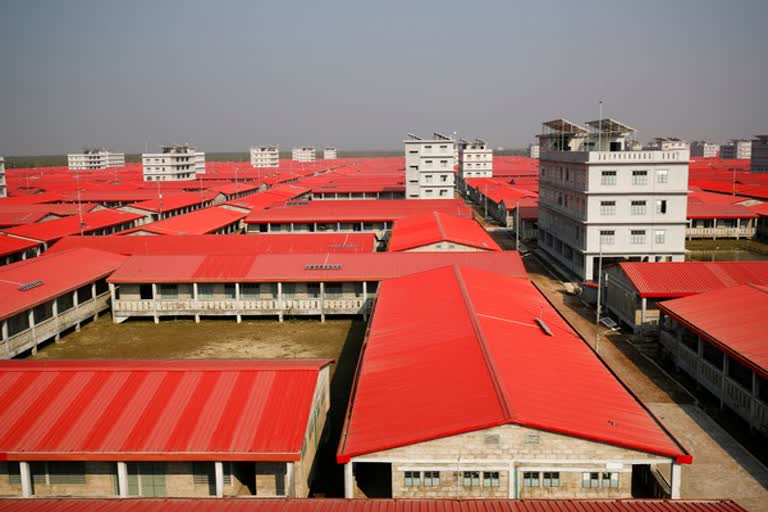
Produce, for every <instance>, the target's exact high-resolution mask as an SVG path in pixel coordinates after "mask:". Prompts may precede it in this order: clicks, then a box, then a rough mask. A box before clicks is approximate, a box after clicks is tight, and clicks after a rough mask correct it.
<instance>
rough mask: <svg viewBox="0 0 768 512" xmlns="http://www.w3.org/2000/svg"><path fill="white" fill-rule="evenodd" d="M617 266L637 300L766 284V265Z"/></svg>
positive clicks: (716, 262) (731, 262) (668, 264)
mask: <svg viewBox="0 0 768 512" xmlns="http://www.w3.org/2000/svg"><path fill="white" fill-rule="evenodd" d="M619 266H620V267H621V269H622V270H623V271H624V273H625V274H626V275H627V277H628V278H629V280H630V281H632V284H633V285H634V287H635V289H636V290H637V292H638V293H639V294H640V296H641V297H646V298H654V297H657V298H664V297H684V296H686V295H695V294H697V293H701V292H705V291H709V290H717V289H720V288H728V287H731V286H737V285H740V284H747V283H754V284H768V261H715V262H704V261H685V262H653V263H650V262H646V263H643V262H629V263H620V264H619Z"/></svg>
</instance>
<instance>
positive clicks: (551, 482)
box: [542, 471, 560, 487]
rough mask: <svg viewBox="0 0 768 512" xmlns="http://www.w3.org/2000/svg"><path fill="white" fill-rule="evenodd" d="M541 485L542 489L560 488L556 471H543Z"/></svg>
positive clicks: (558, 474)
mask: <svg viewBox="0 0 768 512" xmlns="http://www.w3.org/2000/svg"><path fill="white" fill-rule="evenodd" d="M542 485H543V486H544V487H560V473H559V472H558V471H545V472H544V479H543V480H542Z"/></svg>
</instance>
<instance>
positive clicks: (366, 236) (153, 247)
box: [48, 233, 376, 256]
mask: <svg viewBox="0 0 768 512" xmlns="http://www.w3.org/2000/svg"><path fill="white" fill-rule="evenodd" d="M375 244H376V235H374V234H373V233H301V234H290V233H285V234H283V233H280V234H268V233H260V234H258V235H254V236H250V235H249V236H244V235H166V236H142V237H138V236H68V237H65V238H62V239H61V240H59V241H58V242H56V244H55V245H54V246H53V247H52V248H51V249H48V254H50V253H55V252H59V251H62V250H69V249H73V248H77V247H90V248H92V249H98V250H101V251H109V252H115V253H118V254H125V255H126V256H133V255H145V256H153V255H156V256H160V255H180V254H206V255H213V254H230V255H234V254H258V253H291V252H295V253H302V254H303V253H327V252H373V250H374V247H375Z"/></svg>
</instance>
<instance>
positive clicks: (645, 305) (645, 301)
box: [640, 297, 648, 324]
mask: <svg viewBox="0 0 768 512" xmlns="http://www.w3.org/2000/svg"><path fill="white" fill-rule="evenodd" d="M647 310H648V299H646V298H645V297H643V298H642V299H641V300H640V322H641V323H643V324H645V312H646V311H647Z"/></svg>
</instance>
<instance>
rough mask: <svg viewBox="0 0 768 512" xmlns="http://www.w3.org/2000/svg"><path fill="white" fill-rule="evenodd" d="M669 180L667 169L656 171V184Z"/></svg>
mask: <svg viewBox="0 0 768 512" xmlns="http://www.w3.org/2000/svg"><path fill="white" fill-rule="evenodd" d="M668 180H669V171H668V170H667V169H659V170H657V171H656V183H667V181H668Z"/></svg>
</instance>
